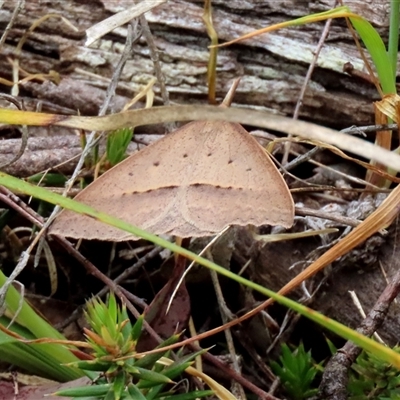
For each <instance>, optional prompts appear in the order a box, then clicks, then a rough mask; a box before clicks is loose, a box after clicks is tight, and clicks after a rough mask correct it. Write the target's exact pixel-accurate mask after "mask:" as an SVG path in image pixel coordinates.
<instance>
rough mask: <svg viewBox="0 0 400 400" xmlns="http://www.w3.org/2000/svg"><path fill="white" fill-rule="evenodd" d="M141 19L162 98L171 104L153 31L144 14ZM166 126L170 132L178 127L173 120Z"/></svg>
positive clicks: (167, 103)
mask: <svg viewBox="0 0 400 400" xmlns="http://www.w3.org/2000/svg"><path fill="white" fill-rule="evenodd" d="M139 21H140V25H141V27H142V30H143V36H144V38H145V39H146V42H147V46H149V50H150V57H151V61H153V64H154V72H155V74H156V78H157V81H158V84H159V85H160V93H161V98H162V100H163V103H164V105H165V106H169V105H170V100H169V93H168V90H167V87H166V81H165V75H164V73H163V72H162V68H161V62H160V57H159V56H158V49H157V46H156V43H155V41H154V38H153V34H152V33H151V30H150V27H149V24H148V22H147V19H146V17H145V16H144V15H141V16H140V17H139ZM166 126H167V130H168V131H169V132H172V131H173V130H174V129H176V126H175V123H173V122H170V123H168V124H167V125H166Z"/></svg>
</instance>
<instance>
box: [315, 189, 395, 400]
mask: <svg viewBox="0 0 400 400" xmlns="http://www.w3.org/2000/svg"><path fill="white" fill-rule="evenodd" d="M396 189H397V188H396ZM396 189H395V190H396ZM398 195H399V194H398V193H397V196H398ZM391 262H393V263H394V264H397V266H396V265H395V267H394V270H395V271H397V272H396V273H395V275H394V276H393V278H392V280H391V281H390V283H389V284H388V285H387V286H386V288H385V289H384V291H383V292H382V293H381V295H380V296H379V299H378V300H377V301H376V303H375V304H374V306H373V307H372V309H371V310H370V311H369V313H368V316H367V317H366V318H365V319H364V320H363V321H362V322H361V324H360V325H359V327H358V328H357V329H356V330H357V332H358V333H361V334H362V335H364V336H371V335H372V334H373V333H374V332H375V331H376V330H377V329H379V327H380V326H381V325H382V324H383V322H384V320H385V317H386V315H387V313H388V311H389V307H390V305H391V303H392V302H393V300H394V299H395V298H396V297H397V296H398V294H399V293H400V268H399V262H398V258H396V257H393V259H392V261H391ZM360 353H361V348H360V347H357V346H356V345H355V344H354V343H353V342H351V341H348V342H346V344H345V345H344V346H343V347H342V348H341V349H339V350H338V351H337V353H336V354H335V355H334V356H333V357H332V358H331V359H330V360H329V362H328V364H327V365H326V367H325V370H324V373H323V376H322V381H321V384H320V387H319V391H320V393H319V394H320V396H321V397H320V398H323V399H329V400H342V399H343V400H345V399H347V383H348V370H349V368H350V366H351V365H352V364H353V362H355V360H356V359H357V357H358V355H359V354H360Z"/></svg>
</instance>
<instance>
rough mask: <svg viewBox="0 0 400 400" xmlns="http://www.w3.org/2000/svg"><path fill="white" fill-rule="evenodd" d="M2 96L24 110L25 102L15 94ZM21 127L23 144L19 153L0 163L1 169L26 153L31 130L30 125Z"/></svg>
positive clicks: (1, 96) (0, 94) (0, 95)
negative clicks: (29, 129)
mask: <svg viewBox="0 0 400 400" xmlns="http://www.w3.org/2000/svg"><path fill="white" fill-rule="evenodd" d="M0 98H3V99H5V100H7V101H9V102H11V103H13V104H14V105H15V106H16V107H17V108H18V109H19V110H22V109H23V108H24V107H23V103H22V102H20V101H17V99H16V98H15V97H14V96H10V95H8V94H5V93H0ZM21 129H22V136H21V145H20V148H19V150H18V152H17V154H16V155H15V156H14V157H13V158H12V159H11V160H10V161H6V162H5V163H2V164H0V170H1V169H3V168H5V167H8V166H10V165H11V164H14V163H15V162H16V161H18V160H19V159H20V158H21V157H22V155H23V154H24V152H25V149H26V146H27V145H28V138H29V131H28V127H27V126H26V125H21Z"/></svg>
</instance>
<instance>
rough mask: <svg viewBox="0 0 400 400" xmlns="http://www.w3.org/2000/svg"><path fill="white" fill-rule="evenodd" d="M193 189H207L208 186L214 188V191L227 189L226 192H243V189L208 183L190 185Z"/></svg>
mask: <svg viewBox="0 0 400 400" xmlns="http://www.w3.org/2000/svg"><path fill="white" fill-rule="evenodd" d="M189 186H191V187H195V188H198V187H201V186H204V187H207V186H212V187H213V188H214V189H225V190H243V188H242V187H233V186H221V185H211V184H207V183H192V184H191V185H189Z"/></svg>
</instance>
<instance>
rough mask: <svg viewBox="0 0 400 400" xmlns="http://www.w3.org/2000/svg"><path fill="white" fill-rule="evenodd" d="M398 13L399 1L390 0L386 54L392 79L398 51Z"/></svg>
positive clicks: (394, 77)
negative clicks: (390, 67)
mask: <svg viewBox="0 0 400 400" xmlns="http://www.w3.org/2000/svg"><path fill="white" fill-rule="evenodd" d="M399 14H400V1H399V0H391V1H390V25H389V45H388V54H389V59H390V65H391V66H392V72H393V79H396V71H397V58H398V56H397V53H398V51H399Z"/></svg>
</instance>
